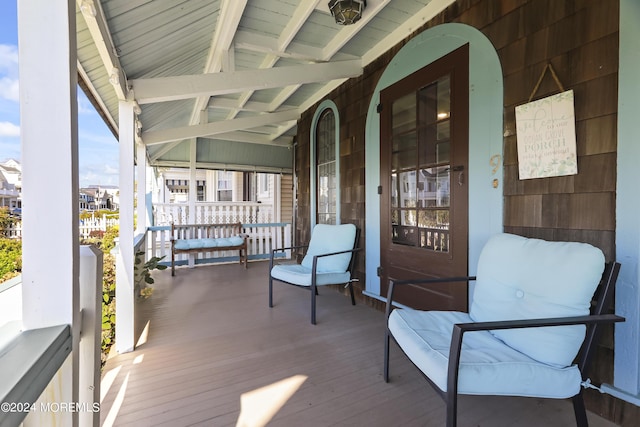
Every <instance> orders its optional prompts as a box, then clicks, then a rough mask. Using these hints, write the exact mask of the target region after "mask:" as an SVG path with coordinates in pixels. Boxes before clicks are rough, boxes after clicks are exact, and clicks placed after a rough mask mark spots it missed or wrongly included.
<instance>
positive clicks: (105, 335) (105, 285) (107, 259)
mask: <svg viewBox="0 0 640 427" xmlns="http://www.w3.org/2000/svg"><path fill="white" fill-rule="evenodd" d="M115 328H116V261H115V257H114V256H113V255H111V254H109V253H105V254H104V258H103V272H102V357H101V360H102V364H103V365H104V363H105V362H106V361H107V355H108V354H109V350H110V349H111V346H112V345H113V342H114V339H115V334H116V331H115Z"/></svg>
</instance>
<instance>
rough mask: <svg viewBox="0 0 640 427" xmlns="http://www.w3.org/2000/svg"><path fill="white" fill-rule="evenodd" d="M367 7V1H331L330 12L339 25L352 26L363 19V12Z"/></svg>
mask: <svg viewBox="0 0 640 427" xmlns="http://www.w3.org/2000/svg"><path fill="white" fill-rule="evenodd" d="M365 7H367V1H366V0H331V1H330V2H329V10H330V11H331V15H333V17H334V19H335V20H336V23H337V24H340V25H351V24H355V23H356V22H358V21H359V20H360V18H362V11H363V10H364V8H365Z"/></svg>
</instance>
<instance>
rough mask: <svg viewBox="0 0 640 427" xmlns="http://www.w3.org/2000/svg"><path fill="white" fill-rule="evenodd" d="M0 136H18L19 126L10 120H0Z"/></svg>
mask: <svg viewBox="0 0 640 427" xmlns="http://www.w3.org/2000/svg"><path fill="white" fill-rule="evenodd" d="M0 136H9V137H19V136H20V126H16V125H14V124H13V123H10V122H0Z"/></svg>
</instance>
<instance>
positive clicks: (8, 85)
mask: <svg viewBox="0 0 640 427" xmlns="http://www.w3.org/2000/svg"><path fill="white" fill-rule="evenodd" d="M0 98H4V99H8V100H10V101H16V102H17V101H19V100H20V92H19V88H18V79H12V78H10V77H0Z"/></svg>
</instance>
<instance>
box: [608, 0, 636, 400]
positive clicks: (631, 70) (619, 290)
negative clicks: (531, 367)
mask: <svg viewBox="0 0 640 427" xmlns="http://www.w3.org/2000/svg"><path fill="white" fill-rule="evenodd" d="M639 21H640V2H638V1H637V0H621V1H620V33H619V37H620V48H619V49H620V55H619V58H620V59H619V61H620V63H619V68H618V176H617V183H616V192H617V194H616V257H617V260H618V261H619V262H620V264H621V265H622V267H621V268H620V275H619V276H618V282H617V285H616V314H619V315H620V316H624V317H625V318H626V319H627V320H626V322H624V323H620V324H617V325H616V327H615V349H614V358H615V361H614V370H613V380H614V381H613V384H614V386H615V387H614V388H611V387H609V386H607V385H603V388H604V389H605V391H606V392H607V393H610V394H613V395H614V396H616V397H618V398H620V399H624V400H627V401H629V402H632V403H633V404H634V405H639V404H640V403H639V402H640V197H639V193H638V182H640V179H638V162H640V136H639V135H640V132H639V131H638V111H640V80H639V79H638V76H640V49H638V40H640V27H639V26H638V22H639Z"/></svg>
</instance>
